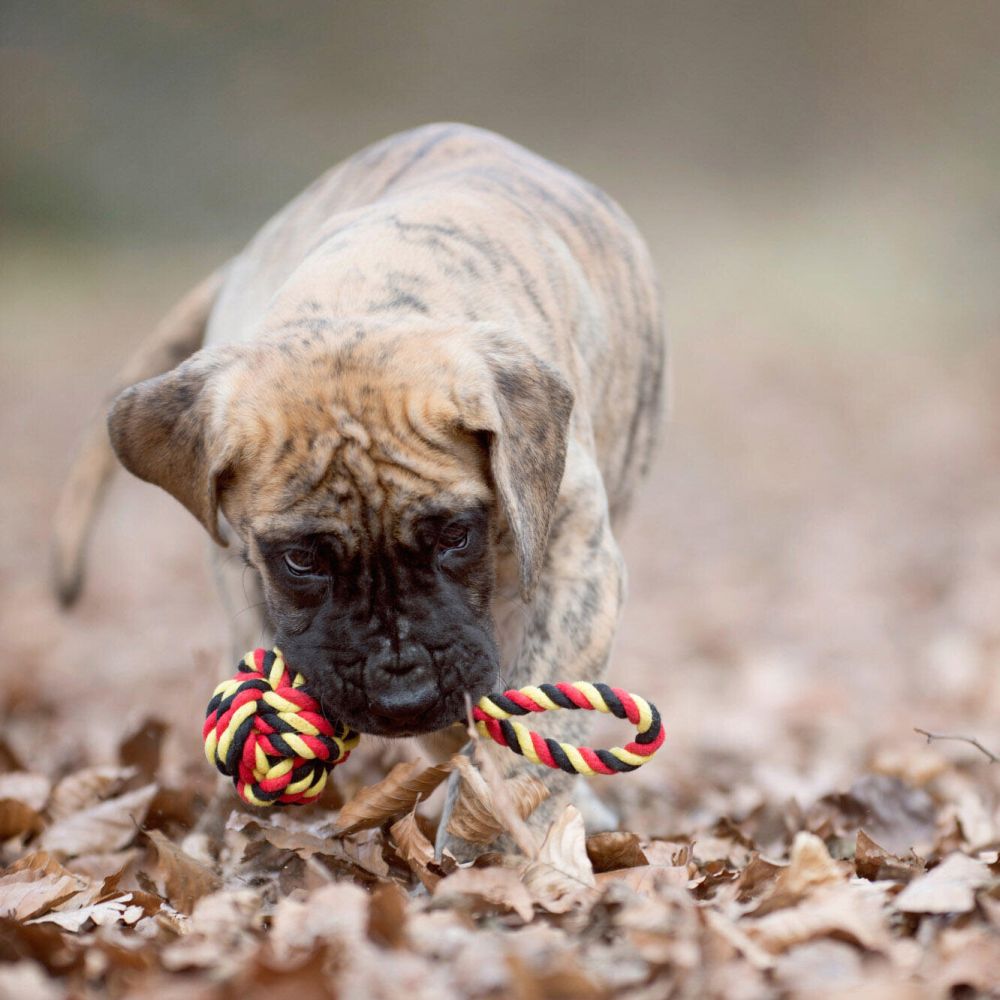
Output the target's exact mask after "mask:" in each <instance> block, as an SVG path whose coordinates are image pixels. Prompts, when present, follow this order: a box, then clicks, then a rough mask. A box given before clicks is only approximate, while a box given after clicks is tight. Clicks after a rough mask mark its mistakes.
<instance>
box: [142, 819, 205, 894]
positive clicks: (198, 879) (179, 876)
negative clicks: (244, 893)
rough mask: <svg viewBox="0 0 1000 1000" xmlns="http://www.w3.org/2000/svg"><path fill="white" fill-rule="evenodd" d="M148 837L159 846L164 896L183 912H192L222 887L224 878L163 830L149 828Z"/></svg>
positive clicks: (157, 852) (157, 847)
mask: <svg viewBox="0 0 1000 1000" xmlns="http://www.w3.org/2000/svg"><path fill="white" fill-rule="evenodd" d="M146 836H147V837H148V838H149V840H150V842H151V843H152V844H153V846H154V847H155V848H156V854H157V859H158V866H157V867H158V869H159V875H160V877H161V878H162V880H163V884H164V886H165V889H166V891H165V893H164V895H165V896H166V898H167V899H168V900H169V901H170V903H171V904H172V905H173V906H175V907H176V908H177V909H178V910H180V911H181V912H182V913H191V912H192V911H193V910H194V904H195V903H196V902H197V901H198V900H199V899H201V897H202V896H207V895H208V894H209V893H210V892H215V890H216V889H218V888H219V886H220V885H221V879H220V878H219V876H218V875H217V874H216V873H215V872H213V871H212V870H211V869H210V868H206V867H205V865H203V864H201V862H199V861H196V860H195V859H194V858H192V857H191V855H190V854H187V853H185V852H184V851H183V850H181V848H180V847H178V846H177V845H176V844H174V843H173V842H172V841H170V840H168V839H167V838H166V837H165V836H164V835H163V834H162V833H161V832H160V831H159V830H147V831H146Z"/></svg>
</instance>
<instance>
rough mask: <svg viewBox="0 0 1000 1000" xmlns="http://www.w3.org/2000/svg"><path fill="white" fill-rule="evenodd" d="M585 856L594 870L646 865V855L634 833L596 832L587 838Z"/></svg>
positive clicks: (605, 870) (607, 870) (603, 870)
mask: <svg viewBox="0 0 1000 1000" xmlns="http://www.w3.org/2000/svg"><path fill="white" fill-rule="evenodd" d="M587 857H588V858H590V863H591V864H592V865H593V866H594V871H595V872H610V871H614V870H615V869H616V868H637V867H639V866H640V865H648V864H649V862H648V861H647V860H646V855H645V854H643V852H642V847H640V846H639V838H638V836H637V835H636V834H634V833H624V832H614V833H596V834H594V835H593V836H592V837H588V838H587Z"/></svg>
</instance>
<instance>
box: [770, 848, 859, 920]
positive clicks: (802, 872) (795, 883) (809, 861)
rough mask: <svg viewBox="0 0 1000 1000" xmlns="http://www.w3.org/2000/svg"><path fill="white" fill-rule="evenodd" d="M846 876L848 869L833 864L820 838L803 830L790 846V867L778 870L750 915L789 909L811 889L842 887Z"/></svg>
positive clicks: (842, 865) (841, 863) (835, 863)
mask: <svg viewBox="0 0 1000 1000" xmlns="http://www.w3.org/2000/svg"><path fill="white" fill-rule="evenodd" d="M849 874H850V871H849V866H848V865H847V864H846V863H843V862H837V861H834V860H833V858H832V857H830V852H829V851H828V850H827V849H826V844H824V843H823V841H822V840H820V839H819V837H817V836H816V835H815V834H812V833H807V832H806V831H805V830H802V831H800V832H799V833H797V834H796V835H795V840H794V841H793V842H792V852H791V859H790V862H789V864H788V865H786V866H785V867H784V868H782V869H781V871H780V872H779V873H778V876H777V878H776V879H775V880H774V885H773V886H772V887H771V891H770V892H769V893H768V894H767V895H766V896H765V897H764V898H763V899H762V900H761V902H760V905H759V906H757V908H756V909H755V910H754V911H753V912H754V914H755V915H756V916H764V914H766V913H770V912H772V911H773V910H778V909H781V908H782V907H785V906H791V905H793V904H794V903H797V902H798V901H799V900H800V899H802V898H803V897H804V896H806V895H807V894H808V893H809V892H811V891H812V890H813V889H816V888H818V887H820V886H824V885H836V884H839V883H842V882H843V881H844V880H845V879H846V878H847V877H848V875H849Z"/></svg>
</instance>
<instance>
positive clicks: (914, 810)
mask: <svg viewBox="0 0 1000 1000" xmlns="http://www.w3.org/2000/svg"><path fill="white" fill-rule="evenodd" d="M934 813H935V809H934V801H933V799H932V798H931V797H930V795H929V794H928V793H927V792H926V791H925V790H924V789H923V788H914V787H912V786H910V785H907V784H906V783H905V782H904V781H901V780H900V779H899V778H894V777H890V776H888V775H884V774H867V775H865V776H864V777H862V778H860V779H859V780H858V781H856V782H855V783H854V784H853V785H852V786H851V788H850V791H848V792H847V793H846V794H844V795H827V796H824V797H823V798H822V799H820V800H819V802H817V803H816V805H815V806H814V807H813V808H812V809H811V810H810V813H809V817H808V827H809V829H810V830H812V831H813V832H814V833H817V834H819V835H820V836H821V837H824V838H826V837H831V836H839V837H850V838H851V839H853V838H854V836H855V834H856V833H857V831H858V829H860V828H861V827H864V828H865V830H867V831H868V834H869V835H870V836H871V837H873V838H874V839H875V840H876V841H878V843H879V844H881V845H882V846H883V847H885V849H886V850H888V851H891V852H892V853H893V854H904V853H906V852H907V851H909V850H911V849H922V848H926V847H929V846H930V845H931V844H932V843H933V839H934V830H935V821H934Z"/></svg>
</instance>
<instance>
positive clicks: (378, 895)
mask: <svg viewBox="0 0 1000 1000" xmlns="http://www.w3.org/2000/svg"><path fill="white" fill-rule="evenodd" d="M406 903H407V899H406V893H405V892H404V891H403V890H402V889H401V888H400V887H399V886H398V885H396V884H395V883H394V882H386V883H385V884H383V885H380V886H377V887H376V888H375V891H374V892H373V893H372V895H371V899H370V900H369V903H368V937H369V938H370V939H371V940H372V941H373V942H374V943H375V944H377V945H379V946H380V947H382V948H402V947H403V945H404V944H405V943H406Z"/></svg>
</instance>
